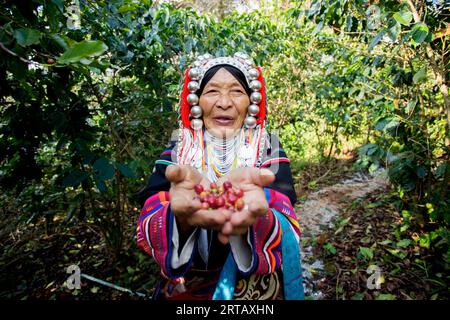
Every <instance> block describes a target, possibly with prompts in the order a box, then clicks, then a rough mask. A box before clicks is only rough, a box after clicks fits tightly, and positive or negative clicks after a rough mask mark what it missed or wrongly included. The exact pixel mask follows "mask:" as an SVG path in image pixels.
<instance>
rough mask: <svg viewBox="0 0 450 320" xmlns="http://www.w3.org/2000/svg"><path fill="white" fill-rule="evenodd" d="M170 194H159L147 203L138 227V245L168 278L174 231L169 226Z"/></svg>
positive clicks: (163, 192)
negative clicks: (170, 248) (169, 254)
mask: <svg viewBox="0 0 450 320" xmlns="http://www.w3.org/2000/svg"><path fill="white" fill-rule="evenodd" d="M168 209H169V193H168V192H166V191H162V192H159V193H157V194H155V195H153V196H151V197H150V198H148V199H147V201H146V202H145V205H144V207H143V208H142V210H141V215H140V217H139V221H138V227H137V245H138V247H139V248H141V249H142V250H144V251H145V252H146V253H147V254H149V255H151V256H152V257H153V258H154V259H155V261H156V262H157V263H158V265H159V266H160V268H161V273H162V274H163V275H164V276H165V277H168V275H169V274H170V270H169V269H170V265H169V264H168V263H167V261H169V260H168V258H169V257H168V253H169V245H171V241H170V240H169V239H171V238H172V230H171V228H169V226H168V223H167V222H168V221H169V219H168V218H170V217H168V215H169V214H168V211H169V210H168Z"/></svg>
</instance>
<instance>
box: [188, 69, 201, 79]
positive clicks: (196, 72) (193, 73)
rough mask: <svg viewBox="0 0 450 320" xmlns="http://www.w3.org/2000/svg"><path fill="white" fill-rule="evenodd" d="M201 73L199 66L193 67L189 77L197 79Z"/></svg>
mask: <svg viewBox="0 0 450 320" xmlns="http://www.w3.org/2000/svg"><path fill="white" fill-rule="evenodd" d="M199 75H200V71H199V70H198V69H197V68H192V69H191V70H189V78H191V79H194V80H197V78H198V76H199Z"/></svg>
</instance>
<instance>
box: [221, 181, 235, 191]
mask: <svg viewBox="0 0 450 320" xmlns="http://www.w3.org/2000/svg"><path fill="white" fill-rule="evenodd" d="M232 187H233V185H232V184H231V182H230V181H225V182H224V183H223V188H224V190H225V191H227V190H228V189H231V188H232Z"/></svg>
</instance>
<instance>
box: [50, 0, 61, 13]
mask: <svg viewBox="0 0 450 320" xmlns="http://www.w3.org/2000/svg"><path fill="white" fill-rule="evenodd" d="M52 2H53V3H54V4H55V5H56V6H57V7H58V9H59V11H61V12H64V2H63V0H52Z"/></svg>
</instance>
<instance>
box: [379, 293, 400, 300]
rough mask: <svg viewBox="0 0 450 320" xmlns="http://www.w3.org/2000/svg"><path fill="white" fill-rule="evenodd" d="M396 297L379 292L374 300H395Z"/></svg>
mask: <svg viewBox="0 0 450 320" xmlns="http://www.w3.org/2000/svg"><path fill="white" fill-rule="evenodd" d="M396 298H397V296H396V295H394V294H390V293H380V294H379V295H378V296H377V297H376V298H375V300H395V299H396Z"/></svg>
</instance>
